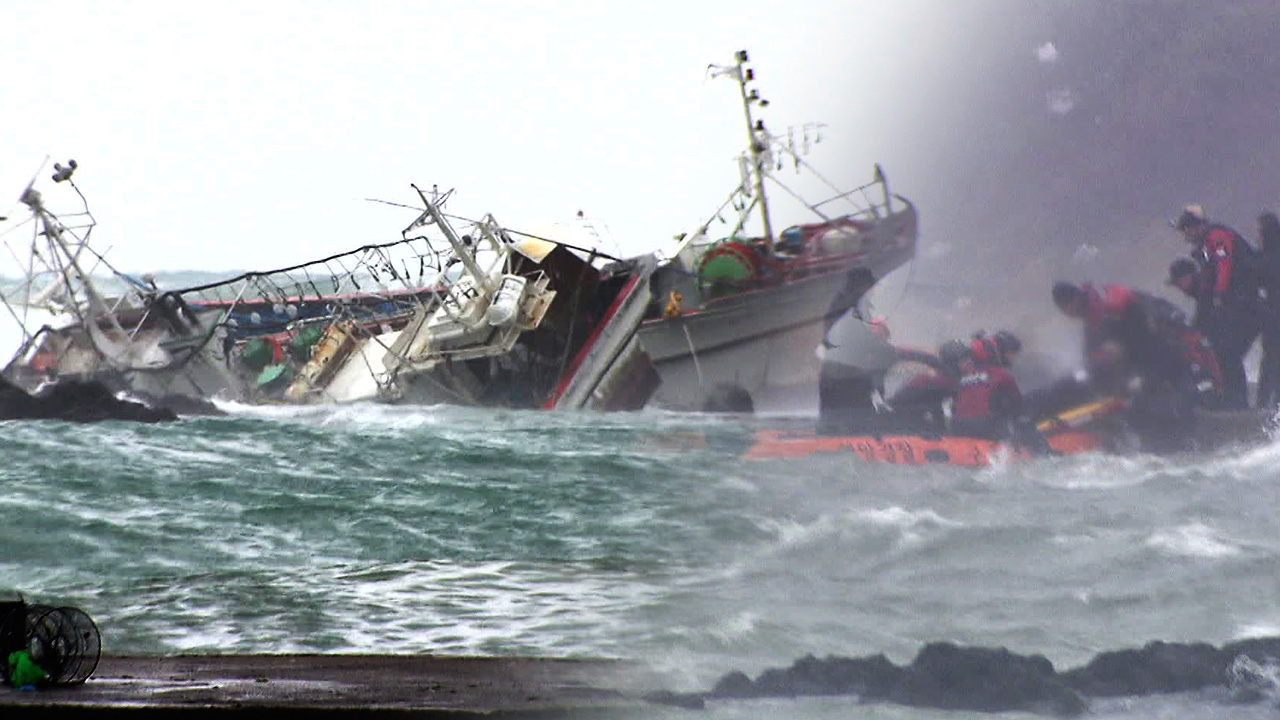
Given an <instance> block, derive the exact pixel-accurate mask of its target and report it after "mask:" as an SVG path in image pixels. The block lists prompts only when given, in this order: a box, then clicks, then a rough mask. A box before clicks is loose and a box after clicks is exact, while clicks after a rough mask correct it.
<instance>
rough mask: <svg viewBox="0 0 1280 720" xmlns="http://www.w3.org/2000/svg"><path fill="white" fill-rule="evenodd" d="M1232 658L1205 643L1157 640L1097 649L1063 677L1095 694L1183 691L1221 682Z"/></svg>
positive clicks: (1114, 694) (1149, 693)
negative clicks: (1140, 645)
mask: <svg viewBox="0 0 1280 720" xmlns="http://www.w3.org/2000/svg"><path fill="white" fill-rule="evenodd" d="M1232 659H1233V656H1232V655H1230V654H1228V653H1226V652H1224V651H1222V650H1219V649H1217V648H1215V647H1213V646H1212V645H1209V644H1208V643H1166V642H1161V641H1159V640H1157V641H1154V642H1150V643H1147V644H1146V645H1145V646H1144V647H1143V648H1142V649H1141V650H1132V649H1130V650H1117V651H1112V652H1104V653H1100V654H1098V655H1097V656H1095V657H1094V658H1093V660H1091V661H1089V663H1088V664H1087V665H1085V666H1084V667H1081V668H1076V669H1073V670H1070V671H1068V672H1065V673H1063V680H1064V681H1065V682H1066V683H1067V684H1068V685H1070V686H1071V687H1073V688H1075V689H1076V690H1079V691H1080V692H1082V693H1084V694H1086V695H1093V696H1095V697H1117V696H1121V695H1153V694H1158V693H1175V692H1184V691H1187V690H1199V689H1201V688H1206V687H1210V686H1222V685H1225V684H1226V671H1227V667H1228V666H1229V665H1230V664H1231V661H1232Z"/></svg>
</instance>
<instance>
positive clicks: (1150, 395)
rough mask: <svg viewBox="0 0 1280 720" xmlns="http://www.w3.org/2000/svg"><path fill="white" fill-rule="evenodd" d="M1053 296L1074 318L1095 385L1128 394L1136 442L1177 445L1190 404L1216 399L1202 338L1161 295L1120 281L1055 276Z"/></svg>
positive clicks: (1218, 379) (1188, 422)
mask: <svg viewBox="0 0 1280 720" xmlns="http://www.w3.org/2000/svg"><path fill="white" fill-rule="evenodd" d="M1053 299H1054V303H1055V304H1056V305H1057V306H1058V308H1059V309H1060V310H1061V311H1062V312H1063V314H1065V315H1067V316H1069V317H1074V318H1078V319H1080V320H1082V321H1083V322H1084V326H1085V351H1086V359H1087V362H1088V363H1089V373H1090V380H1091V383H1092V384H1093V387H1094V388H1095V390H1098V391H1101V392H1105V393H1109V394H1122V395H1126V396H1128V397H1130V399H1131V400H1130V408H1129V412H1128V419H1129V423H1130V426H1131V427H1132V428H1133V429H1134V430H1136V431H1137V432H1138V434H1139V436H1140V437H1142V439H1143V441H1144V445H1146V446H1148V447H1150V448H1152V449H1154V448H1155V447H1156V446H1162V447H1164V446H1170V445H1172V444H1175V443H1177V444H1185V442H1186V441H1187V440H1188V439H1189V438H1191V437H1192V436H1193V434H1194V415H1193V409H1194V408H1195V407H1197V406H1216V405H1219V404H1220V403H1221V392H1222V386H1223V383H1222V375H1221V371H1220V369H1219V366H1218V362H1217V359H1216V357H1215V356H1214V353H1213V351H1212V349H1211V347H1210V344H1209V342H1208V340H1207V339H1206V338H1205V337H1204V336H1203V335H1202V334H1201V333H1200V332H1198V331H1197V330H1195V329H1194V328H1192V327H1191V326H1190V325H1188V324H1187V321H1186V315H1185V314H1184V313H1183V312H1182V311H1181V310H1179V309H1178V308H1177V307H1175V306H1174V305H1173V303H1170V302H1169V301H1167V300H1164V299H1162V298H1158V297H1155V296H1154V295H1149V294H1147V293H1144V292H1140V291H1136V290H1131V289H1129V288H1127V287H1125V286H1122V285H1107V286H1104V288H1103V290H1102V291H1099V290H1098V289H1096V288H1094V287H1093V286H1092V285H1090V284H1089V283H1084V284H1082V285H1080V286H1076V285H1072V284H1071V283H1057V284H1056V285H1054V288H1053Z"/></svg>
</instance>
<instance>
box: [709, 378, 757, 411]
mask: <svg viewBox="0 0 1280 720" xmlns="http://www.w3.org/2000/svg"><path fill="white" fill-rule="evenodd" d="M755 410H756V405H755V401H754V400H752V399H751V393H749V392H747V389H746V388H744V387H742V386H741V385H736V384H733V383H723V384H720V385H717V386H715V387H714V388H712V389H711V392H709V393H707V396H706V397H705V398H704V399H703V401H702V411H703V412H713V413H746V414H750V413H753V412H755Z"/></svg>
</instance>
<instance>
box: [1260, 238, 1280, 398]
mask: <svg viewBox="0 0 1280 720" xmlns="http://www.w3.org/2000/svg"><path fill="white" fill-rule="evenodd" d="M1258 239H1259V242H1260V243H1261V245H1262V258H1261V267H1260V269H1259V281H1260V283H1261V284H1262V290H1263V301H1262V304H1263V312H1262V321H1263V323H1262V362H1261V364H1260V365H1259V371H1258V403H1257V404H1258V407H1260V408H1261V407H1275V406H1276V405H1277V404H1280V218H1277V217H1276V214H1275V213H1273V212H1264V213H1262V214H1261V215H1259V216H1258Z"/></svg>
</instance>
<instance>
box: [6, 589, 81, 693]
mask: <svg viewBox="0 0 1280 720" xmlns="http://www.w3.org/2000/svg"><path fill="white" fill-rule="evenodd" d="M0 616H2V619H0V646H3V650H4V657H3V658H0V660H3V661H4V663H5V667H6V669H7V670H8V669H9V667H8V665H9V657H10V655H11V654H12V653H14V652H17V651H26V653H27V655H28V657H29V658H30V660H31V662H33V663H35V665H36V666H38V667H39V668H40V669H41V670H43V671H44V674H45V678H44V679H43V680H41V681H40V683H39V684H41V685H77V684H79V683H83V682H84V681H85V680H88V679H89V676H90V675H92V674H93V671H94V670H95V669H97V667H98V660H99V659H100V658H101V656H102V635H101V633H99V632H98V626H97V625H95V624H94V622H93V619H92V618H90V617H89V615H88V614H87V613H85V612H84V611H83V610H81V609H79V608H75V607H70V606H62V607H54V606H52V605H36V604H27V603H25V602H20V603H4V604H2V606H0ZM7 677H8V672H6V678H7Z"/></svg>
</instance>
